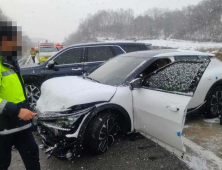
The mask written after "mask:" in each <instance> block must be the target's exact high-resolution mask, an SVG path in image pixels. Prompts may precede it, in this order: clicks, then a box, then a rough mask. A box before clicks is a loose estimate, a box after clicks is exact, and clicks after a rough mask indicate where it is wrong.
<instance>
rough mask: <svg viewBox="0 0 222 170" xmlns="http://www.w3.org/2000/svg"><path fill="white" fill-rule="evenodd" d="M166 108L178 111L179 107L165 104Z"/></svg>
mask: <svg viewBox="0 0 222 170" xmlns="http://www.w3.org/2000/svg"><path fill="white" fill-rule="evenodd" d="M166 108H167V109H169V110H171V111H173V112H178V111H179V110H180V109H179V108H176V107H173V106H167V107H166Z"/></svg>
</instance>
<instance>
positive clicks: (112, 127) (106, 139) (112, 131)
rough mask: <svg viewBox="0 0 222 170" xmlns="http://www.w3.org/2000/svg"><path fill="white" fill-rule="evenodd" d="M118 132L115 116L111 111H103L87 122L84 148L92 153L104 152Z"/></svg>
mask: <svg viewBox="0 0 222 170" xmlns="http://www.w3.org/2000/svg"><path fill="white" fill-rule="evenodd" d="M117 132H118V123H117V118H116V115H115V114H114V113H112V112H111V111H108V112H103V113H101V114H100V115H98V116H97V117H95V118H94V119H93V120H92V121H91V123H89V125H88V127H87V129H86V133H85V139H84V140H85V142H84V143H85V150H86V151H87V152H88V153H90V154H93V155H97V154H102V153H105V152H106V151H107V150H108V149H109V148H110V147H111V145H112V144H113V142H114V140H115V136H116V135H117Z"/></svg>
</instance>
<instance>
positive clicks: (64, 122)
mask: <svg viewBox="0 0 222 170" xmlns="http://www.w3.org/2000/svg"><path fill="white" fill-rule="evenodd" d="M79 117H80V116H78V117H76V116H75V117H73V116H70V117H65V118H62V119H58V120H56V125H57V126H61V127H72V126H73V125H74V123H75V122H76V121H77V120H78V119H79Z"/></svg>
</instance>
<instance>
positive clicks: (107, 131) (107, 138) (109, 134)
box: [99, 118, 117, 152]
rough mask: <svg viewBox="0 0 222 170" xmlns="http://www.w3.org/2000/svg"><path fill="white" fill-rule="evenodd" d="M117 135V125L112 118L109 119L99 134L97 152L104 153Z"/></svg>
mask: <svg viewBox="0 0 222 170" xmlns="http://www.w3.org/2000/svg"><path fill="white" fill-rule="evenodd" d="M116 134H117V123H116V120H115V119H114V118H109V119H108V120H107V121H106V122H105V123H104V124H103V126H102V128H101V130H100V133H99V150H100V151H101V152H105V151H106V150H108V148H109V147H110V146H111V145H112V143H113V142H114V137H115V136H116Z"/></svg>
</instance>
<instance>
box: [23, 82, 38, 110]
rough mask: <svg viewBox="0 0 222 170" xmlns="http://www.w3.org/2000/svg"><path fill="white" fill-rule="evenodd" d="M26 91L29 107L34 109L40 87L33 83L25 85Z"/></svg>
mask: <svg viewBox="0 0 222 170" xmlns="http://www.w3.org/2000/svg"><path fill="white" fill-rule="evenodd" d="M26 91H27V94H28V96H27V97H28V101H29V105H30V108H31V109H32V110H33V111H34V110H35V107H36V103H37V101H38V99H39V97H40V94H41V92H40V89H39V88H38V87H37V86H35V85H26Z"/></svg>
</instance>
